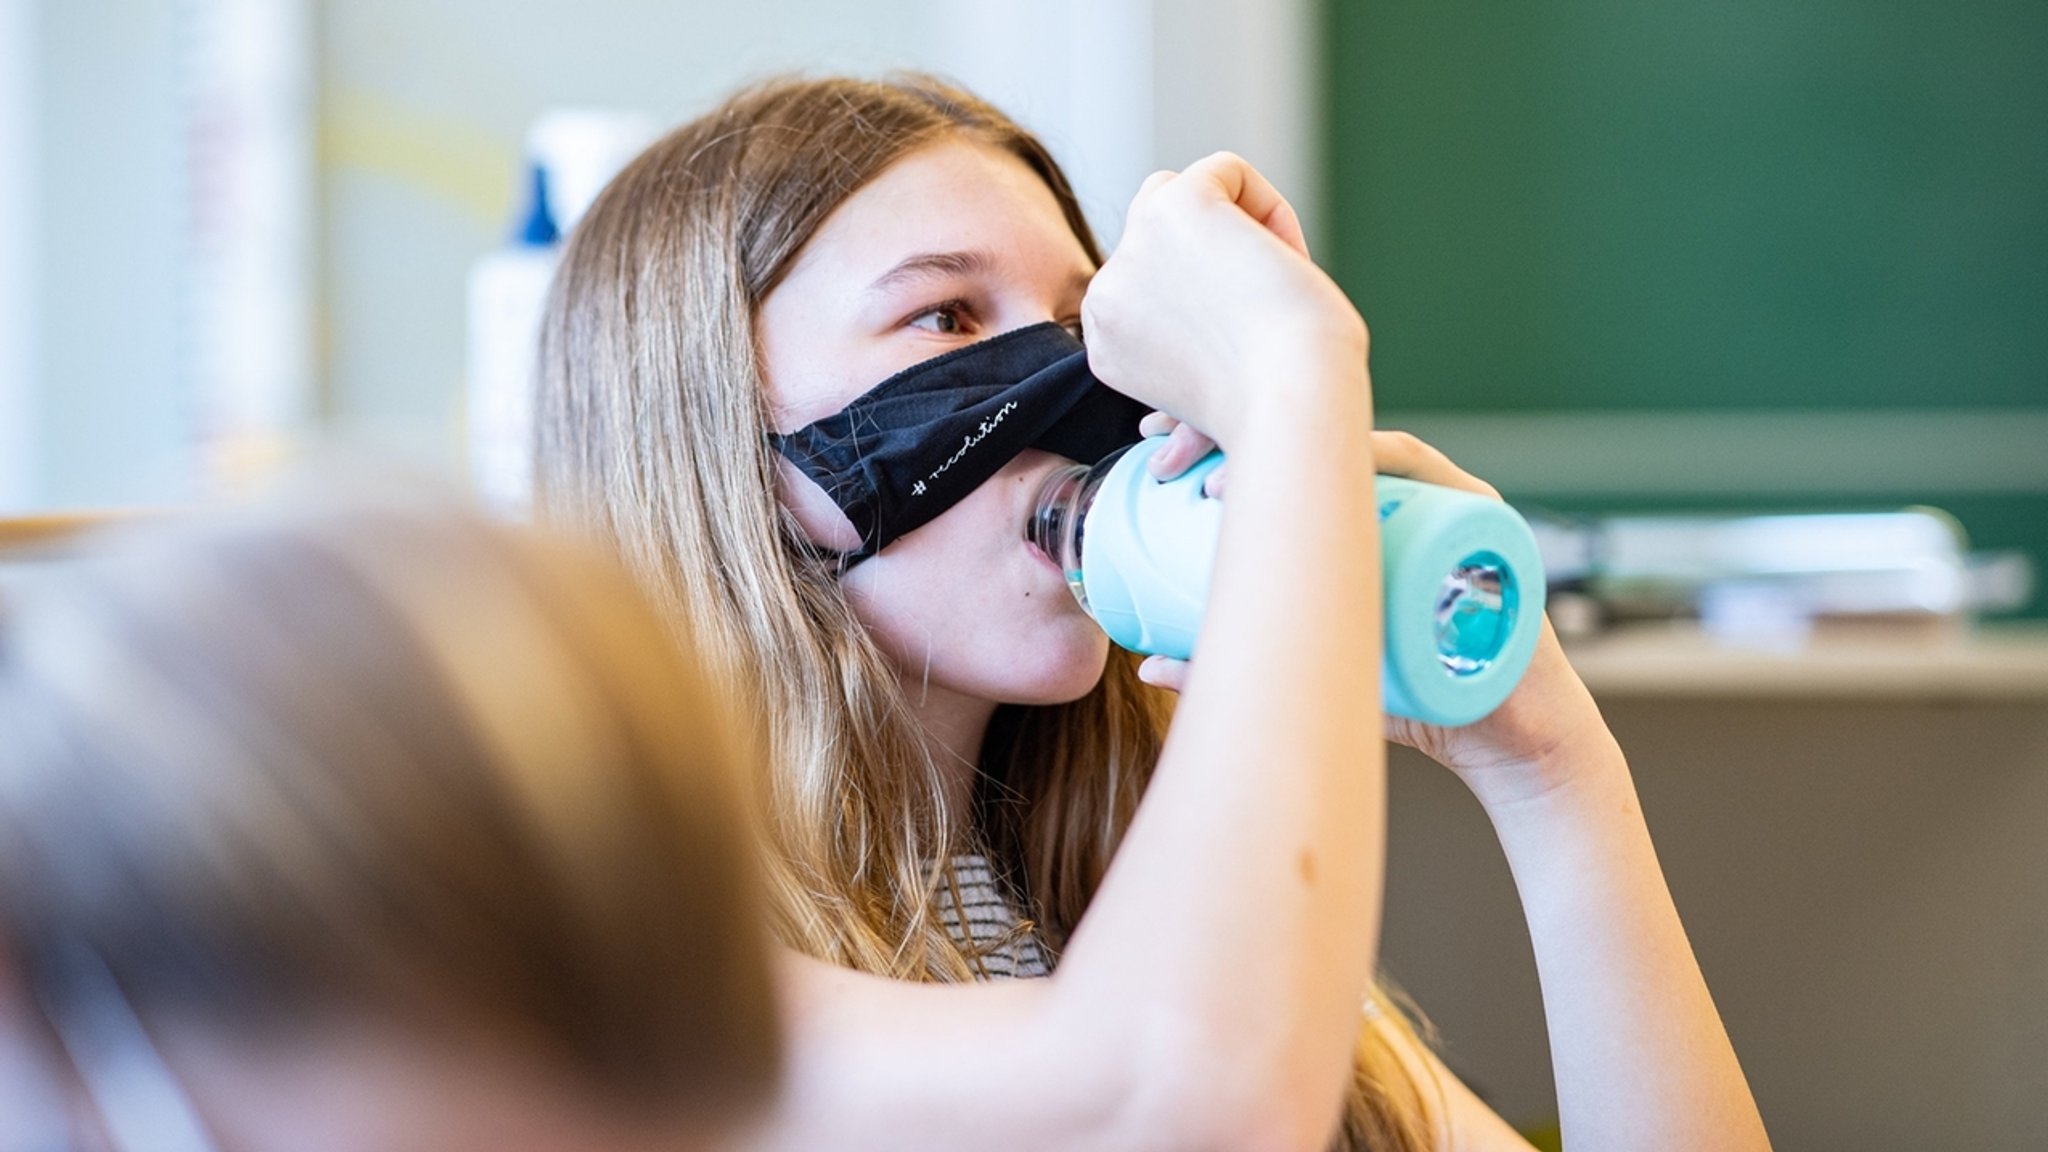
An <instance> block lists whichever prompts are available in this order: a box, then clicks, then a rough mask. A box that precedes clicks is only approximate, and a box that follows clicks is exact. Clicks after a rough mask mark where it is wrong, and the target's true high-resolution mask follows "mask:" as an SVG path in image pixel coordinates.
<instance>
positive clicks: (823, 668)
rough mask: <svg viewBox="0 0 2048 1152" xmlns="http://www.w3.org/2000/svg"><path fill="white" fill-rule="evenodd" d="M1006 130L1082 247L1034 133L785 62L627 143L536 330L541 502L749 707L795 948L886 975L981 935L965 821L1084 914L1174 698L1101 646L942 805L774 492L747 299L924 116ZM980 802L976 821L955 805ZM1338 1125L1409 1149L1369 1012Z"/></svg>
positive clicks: (927, 96)
mask: <svg viewBox="0 0 2048 1152" xmlns="http://www.w3.org/2000/svg"><path fill="white" fill-rule="evenodd" d="M962 140H964V141H971V142H975V143H979V144H982V145H986V146H991V147H994V148H998V149H1001V150H1003V151H1006V152H1008V153H1010V154H1011V155H1013V156H1015V157H1017V158H1018V159H1019V160H1021V161H1022V162H1023V163H1024V164H1025V165H1026V166H1027V167H1029V168H1030V169H1031V170H1032V171H1033V172H1035V173H1037V174H1038V175H1039V177H1040V178H1041V179H1043V180H1044V181H1045V183H1046V185H1047V187H1048V188H1050V189H1051V190H1052V193H1053V196H1054V197H1055V199H1056V200H1057V201H1058V203H1059V205H1060V208H1061V211H1062V213H1063V214H1064V215H1065V217H1066V220H1067V223H1068V224H1069V226H1070V227H1071V228H1072V229H1073V232H1074V235H1075V237H1076V238H1078V239H1079V240H1080V242H1081V244H1082V247H1083V248H1084V249H1086V250H1087V252H1088V255H1089V257H1090V258H1091V259H1092V260H1094V261H1095V262H1097V263H1100V262H1101V254H1100V251H1099V249H1098V247H1097V245H1096V242H1095V239H1094V236H1093V234H1092V233H1091V232H1090V231H1089V228H1088V224H1087V221H1086V220H1085V219H1084V218H1083V215H1082V212H1081V209H1080V206H1079V204H1078V203H1077V201H1076V200H1075V197H1074V194H1073V191H1072V189H1071V188H1070V187H1069V186H1068V183H1067V180H1066V178H1065V176H1064V175H1063V174H1062V173H1061V171H1060V168H1059V165H1058V164H1057V163H1055V162H1054V161H1053V159H1052V157H1051V155H1050V154H1049V153H1048V152H1047V151H1046V149H1045V147H1044V146H1043V145H1042V144H1041V143H1040V142H1039V141H1038V140H1037V139H1036V138H1035V137H1033V136H1032V135H1031V134H1030V133H1028V132H1026V131H1025V130H1024V129H1023V128H1021V127H1019V126H1018V125H1017V124H1016V123H1015V122H1013V121H1012V120H1010V119H1009V118H1008V117H1006V116H1004V115H1003V114H1002V113H1001V112H1000V111H998V110H996V109H995V108H993V107H991V106H990V105H988V104H986V103H984V102H983V101H981V100H979V99H977V98H976V97H974V96H973V95H972V94H970V93H968V92H966V91H963V90H962V89H960V88H958V87H955V86H952V85H950V84H947V83H945V82H943V81H940V80H937V79H934V78H931V77H926V76H916V75H910V76H899V77H894V78H891V79H888V80H883V81H868V80H858V79H844V78H834V79H821V80H806V79H785V80H778V81H773V82H770V83H767V84H764V85H761V86H758V87H755V88H752V89H749V90H746V91H742V92H740V93H739V94H737V95H735V96H734V97H732V98H731V99H729V100H727V101H726V102H725V103H723V104H721V105H720V106H718V107H717V108H715V109H714V110H712V111H711V112H709V113H708V114H706V115H704V116H702V117H700V118H699V119H697V120H695V121H692V122H691V123H689V124H686V125H684V126H683V127H681V128H679V129H677V130H676V131H674V132H673V133H671V134H670V135H668V136H667V137H666V138H664V139H662V140H661V141H659V142H658V143H656V144H655V145H654V146H653V147H651V148H649V149H648V150H647V151H646V152H645V153H643V154H642V155H641V156H640V157H639V158H638V159H637V160H635V161H634V162H633V163H632V164H631V165H630V166H628V167H627V168H626V169H625V171H623V172H622V173H621V174H620V175H619V176H618V177H617V178H616V179H614V180H613V181H612V183H611V184H610V185H609V186H608V187H607V188H606V189H605V191H604V193H603V194H602V195H601V196H600V197H599V198H598V200H597V202H596V204H595V205H594V206H593V207H592V208H591V210H590V212H589V214H588V215H586V216H585V217H584V219H583V221H582V223H581V224H580V225H579V226H578V227H577V230H576V233H575V234H574V236H572V237H571V239H570V241H569V245H568V249H567V252H566V254H565V255H564V258H563V262H562V265H561V268H560V270H559V272H558V273H557V275H556V280H555V285H554V290H553V295H552V297H551V299H550V301H549V305H548V310H547V316H546V320H545V322H544V326H543V331H542V338H541V359H540V407H539V432H538V460H537V470H536V471H537V477H538V484H539V498H540V504H541V508H542V510H543V513H544V514H545V515H547V516H549V517H551V518H553V519H554V520H556V521H558V522H562V523H565V524H569V525H573V526H577V527H580V528H583V529H586V530H591V531H595V532H596V533H598V534H599V535H601V536H603V537H606V538H608V539H610V540H611V541H612V542H614V543H615V544H616V545H617V546H618V547H619V549H620V550H621V551H622V553H623V554H624V555H625V556H626V557H627V559H628V561H629V563H630V565H631V566H632V567H633V569H634V570H635V571H636V572H638V573H639V575H640V576H641V578H642V579H643V581H644V582H645V583H646V584H647V585H648V587H649V588H651V589H652V590H653V592H654V594H655V595H656V597H657V598H658V599H659V600H660V601H661V602H662V603H663V604H664V605H665V606H667V607H668V608H669V609H670V611H671V614H672V616H673V617H674V618H675V620H676V621H677V622H678V623H679V625H680V624H687V626H688V627H689V628H690V629H691V630H692V631H693V632H694V633H695V635H696V636H698V637H699V639H700V640H701V641H702V643H703V645H704V648H705V650H706V651H708V652H709V653H711V655H712V657H713V659H714V660H715V661H716V664H717V667H718V669H719V672H720V675H721V677H722V680H723V682H724V683H726V684H728V685H730V686H731V687H732V688H733V690H734V691H735V692H736V693H737V694H738V696H739V697H740V698H741V700H742V701H743V702H744V704H745V705H747V706H748V707H750V708H752V709H755V710H757V711H758V712H759V713H760V714H761V715H762V716H763V717H764V719H765V721H766V731H767V738H768V742H769V743H768V761H769V764H770V768H771V773H770V779H769V781H768V794H769V803H770V812H771V816H772V825H771V826H772V830H773V833H774V840H775V844H776V847H777V849H778V855H779V859H777V860H775V861H772V862H771V864H770V873H771V891H772V893H773V896H774V899H775V905H776V912H777V913H778V917H779V923H780V926H781V930H782V933H783V936H784V939H785V940H787V941H788V942H789V943H790V945H791V946H793V947H795V948H798V949H800V950H802V951H804V952H806V953H808V954H810V955H813V956H817V957H820V958H822V959H826V960H830V961H833V962H836V963H839V964H844V965H848V966H850V967H853V968H857V969H860V970H863V971H867V972H873V973H879V974H883V975H888V976H893V977H897V978H902V979H917V980H962V979H968V978H970V977H972V976H973V975H974V974H975V973H976V971H977V964H976V957H975V956H974V955H973V954H972V953H971V952H969V951H967V950H965V948H964V946H963V944H962V943H960V942H958V941H956V940H954V939H953V938H952V937H951V936H950V935H949V934H948V933H947V931H946V929H945V927H944V925H943V923H942V921H941V920H940V918H939V917H938V916H937V915H936V913H935V907H934V903H935V897H936V894H937V892H938V890H939V888H940V887H941V886H942V885H944V884H946V883H948V882H949V875H950V874H949V869H948V866H947V861H948V860H949V859H950V858H951V856H952V855H953V853H954V852H956V851H959V850H960V849H962V848H963V847H969V846H976V845H979V846H984V847H986V848H987V849H989V850H990V851H991V853H992V855H993V857H994V858H995V860H996V863H997V867H998V868H999V869H1000V870H1002V871H1003V872H1004V873H1006V875H1007V877H1008V879H1009V881H1010V883H1011V884H1012V886H1013V887H1014V888H1015V889H1016V891H1017V894H1018V896H1019V897H1020V899H1021V900H1022V902H1023V903H1024V905H1025V907H1026V909H1027V911H1028V913H1029V914H1030V915H1031V916H1032V917H1033V918H1034V919H1035V920H1036V925H1037V927H1038V928H1039V930H1040V931H1041V932H1042V933H1043V934H1044V936H1045V937H1046V939H1047V940H1048V942H1049V943H1051V944H1052V945H1053V946H1054V947H1055V948H1057V947H1058V946H1060V945H1061V944H1062V943H1063V942H1064V941H1065V939H1066V937H1067V935H1068V933H1069V932H1070V931H1071V930H1072V929H1073V928H1074V926H1075V925H1076V924H1077V923H1078V922H1079V920H1080V917H1081V914H1082V912H1083V911H1084V910H1085V909H1086V908H1087V906H1088V902H1089V900H1090V899H1091V898H1092V896H1093V894H1094V892H1095V889H1096V886H1097V885H1098V884H1099V883H1100V882H1101V879H1102V877H1103V875H1104V873H1105V872H1106V870H1107V868H1108V865H1109V860H1110V857H1111V855H1112V854H1113V853H1114V852H1115V850H1116V846H1117V844H1118V842H1119V840H1120V839H1121V837H1122V836H1123V832H1124V829H1125V828H1126V827H1127V826H1128V825H1129V822H1130V820H1131V817H1132V814H1133V813H1134V812H1135V810H1136V808H1137V804H1138V801H1139V798H1140V797H1141V796H1142V795H1143V792H1144V788H1145V784H1146V781H1147V780H1148V779H1149V777H1150V774H1151V771H1152V767H1153V764H1154V763H1155V762H1156V760H1157V759H1158V756H1159V750H1160V747H1161V743H1162V740H1163V735H1164V731H1165V726H1166V722H1167V719H1168V717H1169V715H1170V712H1171V702H1170V699H1169V698H1168V697H1167V696H1166V695H1165V694H1164V693H1161V692H1158V691H1155V690H1153V689H1151V688H1148V687H1146V686H1145V685H1144V684H1142V683H1141V682H1140V681H1139V680H1138V679H1137V675H1136V664H1135V661H1134V659H1133V658H1132V657H1130V656H1129V655H1128V654H1126V653H1122V652H1117V653H1114V654H1112V656H1111V658H1110V660H1109V662H1108V667H1107V670H1106V672H1105V674H1104V675H1103V677H1102V679H1101V681H1100V682H1099V683H1098V684H1097V685H1096V687H1095V689H1094V690H1093V691H1091V692H1090V693H1088V695H1086V696H1085V697H1083V698H1082V699H1080V700H1078V701H1075V702H1073V703H1071V704H1066V705H1061V706H1057V707H1032V708H1025V707H1015V706H1006V707H1004V708H1002V709H1000V710H999V712H998V714H997V717H996V720H995V722H994V723H993V724H992V725H991V727H990V730H989V733H988V736H987V738H986V742H985V745H984V748H983V753H982V761H983V762H982V765H981V767H982V768H983V770H984V772H983V777H984V782H983V795H982V797H981V798H980V799H981V803H980V804H979V805H978V807H979V812H978V813H961V812H952V811H948V810H947V808H946V805H945V802H944V799H943V796H944V791H943V789H942V788H941V787H940V784H939V781H940V774H939V771H938V769H937V767H936V766H935V765H934V764H933V763H932V761H931V758H930V756H929V754H928V753H927V751H926V749H925V746H924V744H923V742H922V740H921V739H920V737H919V734H918V729H917V727H916V721H915V719H914V718H913V717H912V715H911V713H910V711H909V709H908V707H907V705H906V703H905V700H904V697H903V695H902V692H901V689H900V686H899V683H898V680H897V678H896V675H895V674H894V672H893V671H892V669H891V666H890V664H889V663H888V661H887V660H886V658H885V657H884V656H883V655H882V653H881V652H880V651H879V650H878V648H877V647H876V645H875V643H874V642H873V641H872V640H871V639H870V637H869V636H868V634H867V632H866V631H865V630H864V629H863V628H862V627H861V625H860V623H859V622H858V620H857V619H856V617H855V615H854V613H853V611H852V609H851V608H850V606H849V604H848V602H847V600H846V598H845V597H844V595H843V594H842V592H841V590H840V586H839V582H838V579H837V576H838V570H837V567H836V565H835V564H834V563H832V562H831V561H829V560H824V559H820V558H819V557H817V556H816V555H815V554H814V552H813V550H812V549H810V548H808V547H807V546H806V545H805V543H804V538H803V535H802V532H801V530H800V529H799V528H798V527H797V525H796V523H795V521H794V519H793V518H792V517H791V515H790V514H789V513H788V512H786V511H785V510H784V509H783V508H782V507H781V506H780V505H779V504H778V502H777V500H776V498H775V462H774V456H773V453H772V450H771V449H770V448H769V447H768V446H767V444H766V441H765V433H766V431H767V429H768V427H769V416H768V412H767V398H766V389H765V387H764V384H763V380H762V378H761V369H760V364H759V356H758V348H757V344H756V332H755V318H756V316H757V314H758V310H759V308H760V307H761V304H762V302H763V301H764V300H765V299H766V298H767V296H768V294H769V293H770V292H771V291H773V290H774V288H775V286H776V285H777V284H778V283H779V282H780V281H781V279H782V277H783V276H784V275H785V274H786V273H787V271H788V270H789V268H790V266H791V264H792V262H793V261H794V260H795V258H796V256H797V255H798V253H799V252H800V251H801V250H802V249H803V247H804V245H805V244H806V243H807V242H808V241H809V240H810V238H811V236H812V235H813V234H814V233H815V232H816V231H817V229H818V228H819V226H820V225H821V224H823V222H824V221H825V219H826V218H827V217H828V216H829V215H830V214H831V213H832V211H833V210H834V209H835V208H837V207H838V206H839V205H840V204H842V203H844V202H845V200H846V199H847V198H848V197H849V196H851V195H853V194H854V193H855V192H856V191H857V190H858V189H860V188H861V187H862V186H863V185H864V184H866V183H867V182H868V181H869V180H872V179H873V178H874V177H875V176H876V175H878V174H879V173H880V172H882V171H883V170H884V169H885V168H887V167H889V166H890V165H891V164H893V163H894V162H895V161H897V160H899V159H901V158H902V157H904V156H906V155H909V154H910V153H912V152H914V151H917V150H918V149H921V148H924V147H927V146H930V145H933V144H935V143H940V142H945V141H962ZM977 816H978V817H979V819H977V818H976V817H977ZM1365 1035H1366V1036H1367V1038H1368V1039H1367V1041H1366V1042H1365V1043H1364V1044H1363V1046H1362V1048H1361V1052H1362V1063H1361V1067H1362V1068H1363V1069H1365V1070H1366V1072H1365V1073H1362V1074H1369V1075H1370V1076H1371V1077H1372V1080H1371V1086H1370V1087H1369V1088H1367V1089H1365V1090H1363V1091H1362V1092H1361V1093H1357V1094H1355V1095H1357V1096H1358V1097H1359V1099H1358V1101H1357V1107H1354V1108H1353V1109H1352V1111H1353V1113H1354V1120H1355V1122H1354V1123H1352V1124H1351V1127H1352V1128H1355V1129H1356V1131H1357V1136H1356V1138H1355V1139H1354V1140H1353V1142H1352V1143H1351V1144H1349V1145H1347V1146H1352V1147H1364V1146H1365V1145H1364V1144H1360V1143H1357V1140H1364V1139H1368V1138H1369V1139H1370V1140H1371V1142H1372V1145H1373V1146H1375V1147H1380V1148H1388V1149H1407V1148H1419V1147H1422V1146H1424V1144H1425V1143H1426V1141H1425V1140H1424V1139H1423V1135H1422V1133H1423V1129H1422V1109H1421V1105H1420V1100H1419V1097H1418V1096H1417V1095H1416V1093H1415V1091H1414V1089H1413V1085H1412V1083H1411V1082H1410V1081H1409V1080H1408V1078H1407V1077H1405V1076H1404V1075H1401V1074H1400V1068H1399V1066H1398V1064H1397V1063H1396V1062H1395V1061H1394V1059H1393V1057H1392V1054H1391V1052H1389V1051H1387V1050H1386V1048H1385V1045H1384V1043H1382V1042H1381V1041H1379V1040H1378V1038H1377V1037H1376V1036H1375V1035H1374V1034H1373V1033H1372V1032H1371V1030H1367V1032H1366V1033H1365Z"/></svg>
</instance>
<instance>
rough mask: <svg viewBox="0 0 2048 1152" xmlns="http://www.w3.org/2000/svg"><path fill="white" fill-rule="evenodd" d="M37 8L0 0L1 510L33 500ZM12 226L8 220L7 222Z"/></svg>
mask: <svg viewBox="0 0 2048 1152" xmlns="http://www.w3.org/2000/svg"><path fill="white" fill-rule="evenodd" d="M35 35H36V33H35V13H34V8H33V5H32V3H31V0H0V514H5V513H7V512H11V511H17V510H20V509H24V508H28V507H31V506H33V505H34V504H35V503H36V497H37V494H38V493H37V489H38V487H39V486H38V484H37V479H38V471H39V470H38V467H37V456H36V454H35V452H36V444H37V437H36V436H35V435H34V427H35V423H36V417H35V406H34V400H35V390H34V388H33V385H32V381H34V380H35V379H36V357H35V326H36V318H35V310H34V302H35V285H34V278H33V273H32V269H33V268H34V267H35V260H36V257H35V237H36V231H37V230H36V229H35V228H33V227H29V226H27V225H28V222H29V221H30V220H33V219H34V212H35V197H34V194H33V193H34V186H35V157H36V144H35V124H36V112H35V102H36V100H35V98H36V73H37V69H36V53H35V50H34V45H35ZM10 225H11V226H10Z"/></svg>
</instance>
